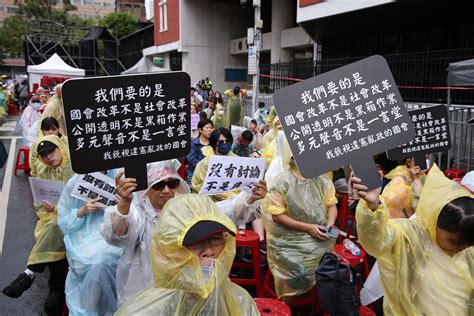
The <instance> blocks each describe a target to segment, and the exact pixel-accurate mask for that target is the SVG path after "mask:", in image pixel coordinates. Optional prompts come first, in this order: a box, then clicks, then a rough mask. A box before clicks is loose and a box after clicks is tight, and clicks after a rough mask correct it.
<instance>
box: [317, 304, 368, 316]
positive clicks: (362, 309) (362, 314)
mask: <svg viewBox="0 0 474 316" xmlns="http://www.w3.org/2000/svg"><path fill="white" fill-rule="evenodd" d="M375 315H376V314H375V312H374V311H373V310H371V309H370V308H368V307H367V306H362V305H361V306H359V316H375ZM323 316H331V314H330V313H328V312H324V313H323Z"/></svg>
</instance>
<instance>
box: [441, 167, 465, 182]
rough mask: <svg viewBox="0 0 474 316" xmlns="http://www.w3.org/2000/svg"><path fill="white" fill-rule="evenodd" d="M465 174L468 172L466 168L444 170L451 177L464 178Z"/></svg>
mask: <svg viewBox="0 0 474 316" xmlns="http://www.w3.org/2000/svg"><path fill="white" fill-rule="evenodd" d="M465 174H466V171H465V170H462V169H456V168H450V169H446V170H445V171H444V175H445V176H446V177H448V178H449V179H454V178H462V177H464V175H465Z"/></svg>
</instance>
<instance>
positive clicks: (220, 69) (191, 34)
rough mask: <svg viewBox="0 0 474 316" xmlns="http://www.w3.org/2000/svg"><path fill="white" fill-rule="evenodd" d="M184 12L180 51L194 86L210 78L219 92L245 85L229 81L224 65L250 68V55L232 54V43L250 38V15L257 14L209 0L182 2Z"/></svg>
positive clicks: (185, 69) (181, 11)
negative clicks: (248, 60) (233, 40)
mask: <svg viewBox="0 0 474 316" xmlns="http://www.w3.org/2000/svg"><path fill="white" fill-rule="evenodd" d="M180 13H181V15H180V20H181V34H180V49H179V50H180V51H181V52H182V57H183V58H182V59H183V61H182V63H183V71H186V72H187V73H188V74H189V75H190V76H191V83H195V82H196V81H197V80H200V79H203V78H205V77H209V78H210V79H211V80H212V82H213V89H214V90H219V91H224V90H225V89H228V88H231V87H234V86H236V85H242V84H244V83H237V82H225V81H224V66H226V65H245V66H246V65H247V57H246V56H244V57H242V56H231V55H230V41H231V39H234V38H239V37H243V36H246V34H247V27H246V21H247V20H248V18H247V16H248V14H253V11H252V10H247V9H245V8H243V7H240V6H235V5H228V4H222V3H219V2H214V1H209V0H199V1H195V0H181V10H180Z"/></svg>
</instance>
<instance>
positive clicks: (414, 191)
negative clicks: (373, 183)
mask: <svg viewBox="0 0 474 316" xmlns="http://www.w3.org/2000/svg"><path fill="white" fill-rule="evenodd" d="M385 178H387V179H390V180H391V181H390V182H389V183H388V184H387V185H386V186H385V188H384V190H383V192H382V196H383V198H384V201H385V204H386V206H387V207H388V209H389V210H390V218H409V217H410V216H411V215H413V213H414V212H415V210H416V207H417V204H418V199H419V198H420V193H421V190H422V188H423V183H424V182H425V178H426V176H425V175H424V174H419V175H417V176H416V177H413V176H412V175H411V172H410V169H408V168H407V167H406V166H398V167H396V168H395V169H393V170H392V171H390V172H389V173H388V174H387V175H386V176H385Z"/></svg>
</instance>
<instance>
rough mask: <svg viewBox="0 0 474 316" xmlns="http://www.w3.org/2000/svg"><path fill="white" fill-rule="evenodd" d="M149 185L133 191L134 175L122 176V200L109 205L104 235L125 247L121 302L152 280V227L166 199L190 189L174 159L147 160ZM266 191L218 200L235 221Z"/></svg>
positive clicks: (252, 209)
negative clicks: (179, 172) (148, 161)
mask: <svg viewBox="0 0 474 316" xmlns="http://www.w3.org/2000/svg"><path fill="white" fill-rule="evenodd" d="M147 169H148V188H147V189H146V190H144V191H141V192H137V193H134V194H132V192H133V191H134V190H135V188H136V186H137V184H136V180H135V179H133V178H125V179H121V176H122V175H123V173H119V174H118V175H117V177H116V178H115V179H116V184H117V191H118V194H119V196H120V201H119V203H118V205H117V206H114V207H109V208H107V209H106V214H105V217H104V226H103V227H102V235H103V236H104V238H105V240H107V242H108V243H109V244H111V245H114V246H118V247H121V248H123V249H124V250H125V252H124V254H123V255H122V257H121V259H120V261H119V264H118V268H117V296H118V305H119V306H120V305H122V304H123V303H125V302H126V301H127V300H128V299H130V298H131V297H132V296H133V295H135V294H136V293H137V292H139V291H140V290H142V289H143V288H145V287H147V286H150V285H152V284H153V275H152V269H151V264H150V245H151V239H152V234H153V231H154V229H155V227H156V225H157V223H158V220H159V218H160V213H161V210H162V209H163V207H164V206H165V204H166V202H167V201H168V200H170V199H172V198H173V197H175V195H177V194H182V193H189V188H188V186H187V184H186V182H185V181H184V180H183V179H182V178H181V177H180V176H179V175H178V173H177V172H176V169H175V167H174V166H173V163H172V162H171V161H162V162H155V163H151V164H148V166H147ZM265 194H266V188H265V187H263V188H261V187H258V189H254V190H253V191H252V194H251V195H248V194H247V193H241V194H238V195H236V196H235V197H233V198H230V199H227V200H226V201H222V202H220V203H218V206H219V207H220V209H221V210H222V211H223V212H224V213H226V214H227V215H230V216H231V218H232V219H233V220H234V221H240V220H242V218H246V217H250V216H251V215H252V214H253V213H254V212H256V206H255V205H251V204H252V203H253V202H255V201H256V200H258V199H261V198H263V197H264V196H265Z"/></svg>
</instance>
